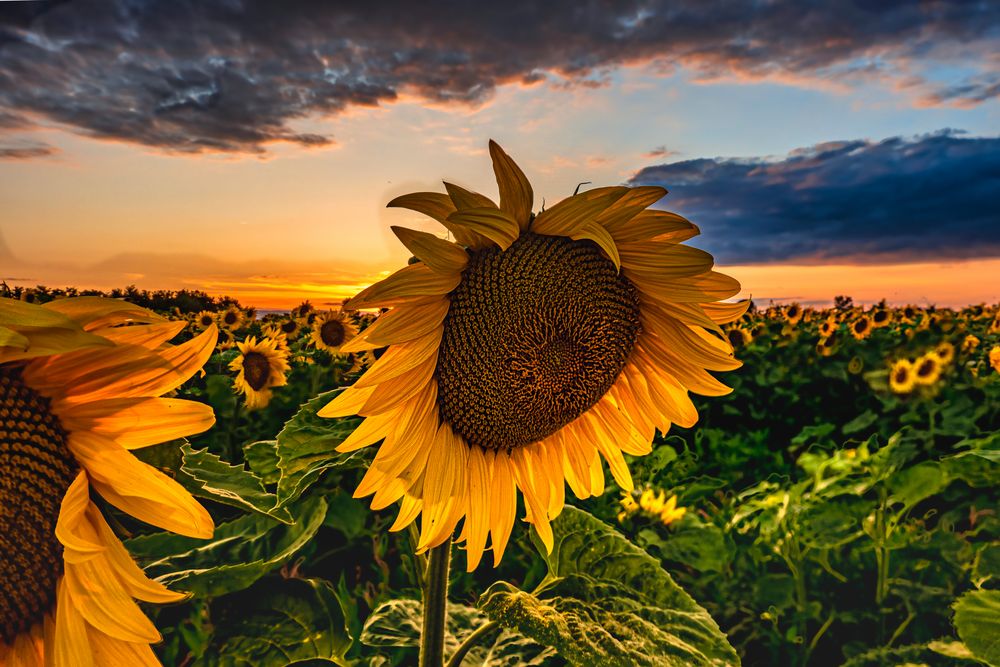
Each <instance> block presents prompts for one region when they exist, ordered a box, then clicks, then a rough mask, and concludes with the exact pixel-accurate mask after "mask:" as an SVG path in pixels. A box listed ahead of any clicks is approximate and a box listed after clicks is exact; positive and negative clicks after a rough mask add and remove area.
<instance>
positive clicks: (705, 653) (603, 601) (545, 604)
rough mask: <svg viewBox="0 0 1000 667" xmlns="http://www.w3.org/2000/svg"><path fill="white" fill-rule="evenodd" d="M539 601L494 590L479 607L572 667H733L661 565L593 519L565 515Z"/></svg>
mask: <svg viewBox="0 0 1000 667" xmlns="http://www.w3.org/2000/svg"><path fill="white" fill-rule="evenodd" d="M552 529H553V534H554V539H555V543H554V546H553V549H552V553H551V554H548V555H546V554H545V550H544V548H541V545H540V541H539V540H538V537H537V535H534V534H533V535H532V539H534V540H535V541H536V545H538V546H539V547H540V548H539V551H540V552H541V553H542V554H543V557H544V558H545V561H546V563H547V565H548V567H549V574H548V576H547V577H546V579H545V580H544V581H543V582H542V584H541V585H540V586H539V590H538V592H537V593H526V592H524V591H520V590H517V589H516V588H514V587H513V586H511V585H510V584H507V583H505V582H498V583H496V584H494V585H493V586H491V587H490V588H489V589H487V591H486V592H485V593H484V594H483V595H482V596H481V597H480V599H479V607H480V608H481V609H482V610H483V611H485V612H486V614H487V615H488V616H489V617H490V618H492V619H493V620H495V621H497V622H499V623H500V624H501V625H503V626H504V627H507V628H511V629H516V630H517V631H519V632H520V633H522V634H524V635H526V636H528V637H531V638H532V639H534V640H535V641H537V642H539V643H541V644H545V645H547V646H552V647H554V648H555V649H556V650H557V651H558V652H559V655H560V656H562V657H563V658H566V659H567V660H569V661H570V662H572V663H574V664H581V665H601V666H602V667H612V666H617V665H621V666H622V667H626V666H628V667H632V666H636V665H666V666H668V667H671V666H676V667H681V666H692V665H707V666H713V667H722V666H725V665H737V664H739V658H738V657H737V655H736V652H735V651H734V650H733V648H732V647H731V646H730V645H729V642H728V641H727V639H726V636H725V634H723V633H722V631H721V630H720V629H719V627H718V625H716V623H715V621H713V620H712V618H711V617H710V616H709V615H708V612H706V611H705V610H704V609H702V608H701V607H700V606H698V604H697V603H696V602H695V601H694V600H693V599H692V598H691V596H689V595H688V594H687V593H685V592H684V590H683V589H681V588H680V586H678V585H677V584H676V583H674V580H673V579H672V578H671V577H670V575H669V574H667V572H666V571H664V570H663V568H661V567H660V565H659V563H658V562H657V561H656V560H655V559H653V558H652V557H651V556H649V554H647V553H646V552H644V551H642V550H641V549H640V548H639V547H637V546H635V545H634V544H632V543H631V542H629V541H628V540H627V539H625V537H623V536H622V535H620V534H619V533H617V532H616V531H614V530H613V529H611V528H610V527H609V526H607V525H606V524H604V523H602V522H601V521H599V520H598V519H596V518H594V517H592V516H591V515H589V514H587V513H586V512H583V511H581V510H578V509H576V508H573V507H566V508H565V509H564V510H563V513H562V514H561V515H560V516H559V518H558V519H557V520H556V521H555V522H554V523H553V524H552Z"/></svg>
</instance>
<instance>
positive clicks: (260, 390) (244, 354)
mask: <svg viewBox="0 0 1000 667" xmlns="http://www.w3.org/2000/svg"><path fill="white" fill-rule="evenodd" d="M236 345H237V347H238V348H239V350H240V355H239V356H238V357H236V358H235V359H233V361H232V362H231V363H230V364H229V369H230V370H232V371H236V381H235V382H234V385H233V387H234V389H235V390H236V391H237V392H239V393H242V394H243V395H244V396H245V397H246V405H247V408H249V409H251V410H256V409H258V408H263V407H265V406H266V405H267V404H268V403H269V402H270V400H271V389H272V388H273V387H281V386H284V385H285V384H286V383H287V382H288V378H287V374H288V370H289V365H288V348H287V346H283V345H282V344H281V342H280V341H279V340H278V339H276V338H262V339H261V340H260V341H258V340H257V337H256V336H251V337H250V338H248V339H247V340H246V341H244V342H242V343H237V344H236Z"/></svg>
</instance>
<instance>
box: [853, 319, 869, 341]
mask: <svg viewBox="0 0 1000 667" xmlns="http://www.w3.org/2000/svg"><path fill="white" fill-rule="evenodd" d="M871 332H872V318H870V317H868V316H867V315H860V316H858V317H857V318H856V319H855V320H854V321H853V322H851V335H852V336H854V337H855V338H857V339H858V340H864V339H865V338H868V336H869V335H870V334H871Z"/></svg>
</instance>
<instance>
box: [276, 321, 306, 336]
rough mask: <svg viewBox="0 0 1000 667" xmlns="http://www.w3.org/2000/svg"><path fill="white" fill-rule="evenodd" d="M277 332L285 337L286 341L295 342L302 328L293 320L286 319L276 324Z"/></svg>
mask: <svg viewBox="0 0 1000 667" xmlns="http://www.w3.org/2000/svg"><path fill="white" fill-rule="evenodd" d="M277 327H278V331H279V332H281V333H282V334H284V335H285V337H286V338H288V340H295V339H296V338H297V337H298V335H299V333H300V332H301V331H302V326H301V325H300V324H299V323H298V320H296V319H295V318H291V317H290V318H288V319H286V320H281V321H280V322H278V323H277Z"/></svg>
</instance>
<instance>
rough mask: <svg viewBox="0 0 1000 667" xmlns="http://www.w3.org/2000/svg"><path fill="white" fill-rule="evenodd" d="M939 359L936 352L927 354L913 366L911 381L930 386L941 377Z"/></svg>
mask: <svg viewBox="0 0 1000 667" xmlns="http://www.w3.org/2000/svg"><path fill="white" fill-rule="evenodd" d="M942 365H943V364H942V363H941V357H939V356H938V355H937V353H936V352H928V353H926V354H925V355H923V356H922V357H920V358H919V359H917V360H916V361H915V362H914V364H913V369H914V370H913V381H914V382H916V383H917V384H922V385H932V384H934V383H935V382H937V381H938V379H939V378H940V377H941V369H942Z"/></svg>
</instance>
